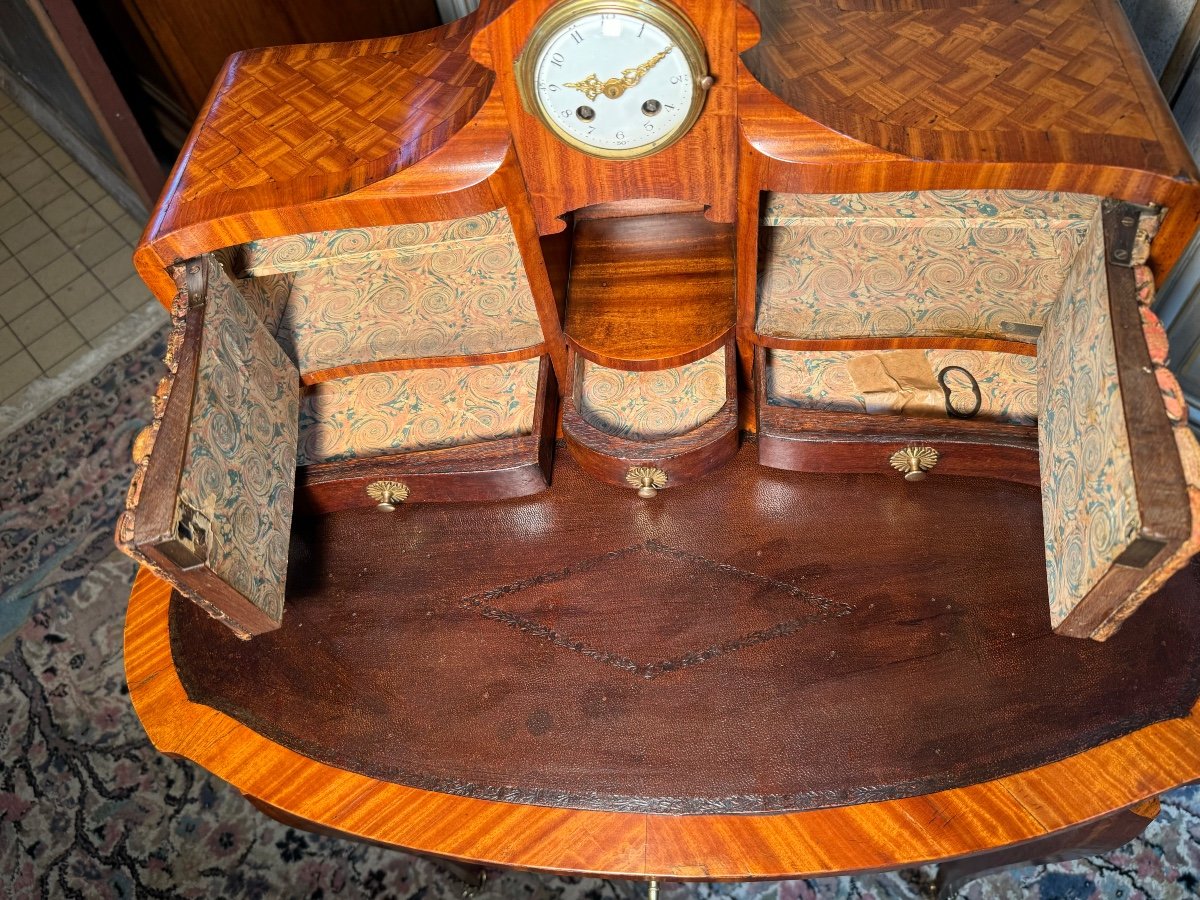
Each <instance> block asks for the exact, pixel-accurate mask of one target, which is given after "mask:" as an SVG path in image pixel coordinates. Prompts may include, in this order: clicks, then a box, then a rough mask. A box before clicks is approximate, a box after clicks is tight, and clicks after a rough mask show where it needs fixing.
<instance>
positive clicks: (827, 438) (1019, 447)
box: [754, 310, 1161, 484]
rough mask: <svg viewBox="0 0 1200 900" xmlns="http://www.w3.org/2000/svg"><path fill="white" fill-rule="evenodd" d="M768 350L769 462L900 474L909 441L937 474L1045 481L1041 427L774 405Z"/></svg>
mask: <svg viewBox="0 0 1200 900" xmlns="http://www.w3.org/2000/svg"><path fill="white" fill-rule="evenodd" d="M1135 315H1136V310H1135ZM766 354H767V351H766V350H765V349H763V348H762V347H759V348H757V349H756V350H755V362H754V396H755V401H754V402H755V410H756V412H757V417H758V452H759V461H760V462H761V463H762V464H763V465H767V466H774V467H776V468H780V469H792V470H794V471H798V472H822V471H826V472H880V473H882V472H891V473H893V474H894V475H895V477H896V478H900V477H901V475H900V474H899V473H898V472H896V470H895V469H893V468H892V466H891V464H890V463H889V462H888V458H889V457H890V456H891V455H892V454H893V453H894V452H895V451H897V450H902V449H904V448H905V447H908V446H913V445H928V446H931V447H933V448H934V449H935V450H937V451H938V463H937V466H935V467H934V469H933V470H932V471H931V472H930V473H929V474H930V476H931V477H933V476H939V475H968V476H980V477H985V478H1003V479H1007V480H1010V481H1020V482H1023V483H1025V484H1038V483H1040V475H1039V463H1038V434H1037V427H1036V426H1029V425H1010V424H1007V423H1003V422H987V421H983V420H979V419H950V418H945V419H939V418H933V417H929V416H905V415H879V414H870V413H851V412H841V411H832V410H821V409H798V408H796V407H791V406H777V405H773V404H772V403H771V402H770V398H769V397H768V396H767V375H766V370H767V364H766ZM1159 405H1160V406H1161V403H1160V404H1159Z"/></svg>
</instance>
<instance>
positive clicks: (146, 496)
mask: <svg viewBox="0 0 1200 900" xmlns="http://www.w3.org/2000/svg"><path fill="white" fill-rule="evenodd" d="M174 276H175V278H176V282H177V286H178V289H179V293H178V295H177V297H176V299H175V302H174V305H173V309H172V313H173V317H174V321H175V328H174V331H173V333H172V337H171V340H170V344H169V350H168V360H167V365H168V369H169V371H170V375H169V376H168V377H167V378H166V379H164V381H163V383H162V385H161V386H160V389H159V392H158V395H157V397H156V406H155V419H154V422H153V423H152V425H151V426H149V427H148V428H147V429H146V431H145V432H143V434H142V435H141V436H140V437H139V440H138V445H137V447H136V448H135V457H136V459H137V461H138V465H139V469H138V475H137V477H136V478H135V481H134V485H133V487H132V489H131V492H130V497H129V504H128V511H127V513H126V515H125V516H123V518H122V521H121V524H120V525H119V529H118V539H119V542H120V543H121V545H122V546H123V547H124V548H125V549H126V550H127V551H128V552H130V553H131V554H132V555H134V556H135V557H136V558H137V559H139V560H141V561H142V562H144V563H146V564H149V565H151V566H152V567H153V568H155V570H156V571H158V572H159V573H160V574H162V575H163V576H164V577H166V578H168V579H169V580H170V581H172V583H174V584H175V585H176V586H177V587H178V588H179V589H180V590H181V591H183V592H184V593H185V594H187V595H188V596H190V597H192V598H193V599H195V600H197V601H198V602H199V603H201V605H203V606H205V608H206V609H208V611H209V612H210V613H212V614H213V615H214V616H216V617H218V618H221V619H222V620H224V621H225V622H226V624H228V625H230V627H232V628H233V629H234V630H235V631H237V632H238V633H240V634H242V635H249V634H255V633H259V632H263V631H267V630H270V629H272V628H275V627H278V625H279V623H280V621H281V617H282V612H283V590H284V583H285V581H286V572H287V554H288V535H289V533H290V530H291V524H292V514H293V507H294V506H295V508H297V509H300V510H304V511H309V512H327V511H331V510H335V509H344V508H350V507H361V506H372V507H373V506H377V507H379V508H380V509H383V510H389V511H390V510H394V509H395V508H396V507H397V506H398V505H399V504H400V503H402V502H409V503H419V502H426V501H450V500H494V499H500V498H506V497H514V496H523V495H526V494H529V493H533V492H536V491H538V490H542V489H544V488H546V487H547V486H548V484H549V480H550V470H551V464H552V458H553V450H554V432H555V417H556V413H557V398H558V389H557V384H556V382H555V379H554V375H553V371H552V367H551V365H550V361H549V358H548V356H547V355H546V353H545V349H546V348H545V342H544V341H543V339H542V331H541V326H540V324H539V319H538V313H537V310H536V308H535V306H534V304H533V299H532V297H531V295H530V290H529V285H528V282H527V280H526V277H525V272H524V268H523V265H522V262H521V257H520V255H519V254H518V252H517V249H516V246H515V241H514V239H513V234H512V229H511V226H510V225H509V223H508V218H507V215H505V214H504V213H503V211H496V212H493V213H487V214H484V215H480V216H474V217H470V218H467V219H459V220H455V221H452V222H436V223H422V224H417V225H403V226H394V227H386V228H370V229H353V230H347V231H338V232H324V233H320V234H310V235H296V236H292V237H288V238H279V239H272V240H269V241H258V242H251V243H249V244H244V245H241V246H239V247H234V248H229V249H227V250H223V251H219V252H216V253H211V254H206V255H204V256H201V257H197V258H196V259H193V260H190V261H188V262H186V263H184V264H181V265H179V266H177V267H175V270H174Z"/></svg>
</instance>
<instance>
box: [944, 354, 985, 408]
mask: <svg viewBox="0 0 1200 900" xmlns="http://www.w3.org/2000/svg"><path fill="white" fill-rule="evenodd" d="M947 372H962V373H963V374H964V375H966V376H967V378H969V379H970V381H971V393H972V394H974V395H975V408H974V409H973V410H971V411H970V412H959V411H958V410H957V409H955V408H954V402H953V401H952V400H951V399H950V397H951V393H952V391H951V388H950V385H948V384H946V373H947ZM938 384H940V385H941V386H942V393H943V394H945V395H946V415H948V416H949V417H950V418H952V419H973V418H975V417H976V416H977V415H979V410H980V409H982V408H983V394H982V393H981V392H980V390H979V382H978V381H976V380H975V376H974V375H972V374H971V373H970V372H968V371H967V370H966V369H964V368H963V367H962V366H946V368H944V369H942V371H940V372H938Z"/></svg>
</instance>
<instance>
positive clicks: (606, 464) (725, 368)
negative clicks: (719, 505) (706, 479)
mask: <svg viewBox="0 0 1200 900" xmlns="http://www.w3.org/2000/svg"><path fill="white" fill-rule="evenodd" d="M563 435H564V436H565V438H566V443H567V448H568V449H569V450H570V451H571V454H572V455H573V456H574V457H575V459H576V460H577V461H578V462H579V464H580V466H581V467H582V468H583V469H584V471H586V472H588V473H589V474H591V475H592V476H593V477H596V478H599V479H600V480H602V481H607V482H609V483H610V484H616V485H621V486H624V487H633V488H637V489H639V490H641V491H642V492H643V496H654V492H656V491H658V490H661V489H663V488H666V487H675V486H678V485H680V484H685V483H687V482H688V481H691V480H693V479H695V478H698V477H700V476H701V475H704V474H705V473H707V472H709V471H711V470H712V469H714V468H715V467H717V466H719V465H721V464H722V463H724V462H726V461H727V460H728V459H729V458H730V457H731V456H733V454H734V453H735V452H736V451H737V447H738V405H737V370H736V364H735V357H734V348H733V342H732V341H730V342H728V343H727V344H726V345H725V346H723V347H720V348H718V349H717V350H716V351H715V352H713V353H711V354H709V355H708V356H706V357H704V358H703V359H700V360H697V361H695V362H691V363H686V364H685V365H682V366H677V367H672V368H668V369H656V370H654V371H650V372H630V371H621V370H618V369H610V368H606V367H604V366H600V365H598V364H596V363H593V362H592V361H590V360H588V359H586V358H584V357H582V356H579V355H578V354H574V355H573V365H572V383H571V386H570V389H569V391H568V392H567V395H566V396H565V397H564V399H563ZM651 470H653V471H651Z"/></svg>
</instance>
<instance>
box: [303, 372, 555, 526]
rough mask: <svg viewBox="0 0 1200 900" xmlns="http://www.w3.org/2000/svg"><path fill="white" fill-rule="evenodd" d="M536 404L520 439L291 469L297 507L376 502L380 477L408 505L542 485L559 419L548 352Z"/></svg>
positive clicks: (318, 509)
mask: <svg viewBox="0 0 1200 900" xmlns="http://www.w3.org/2000/svg"><path fill="white" fill-rule="evenodd" d="M534 402H535V404H536V407H535V410H534V419H533V428H532V431H531V433H530V434H528V435H523V436H521V437H514V438H502V439H499V440H494V441H484V442H482V443H479V444H471V445H468V446H465V447H450V448H446V449H442V450H418V451H414V452H411V453H399V454H390V455H386V456H375V457H367V458H363V459H354V460H344V461H340V462H329V463H315V464H313V465H309V466H302V467H300V468H299V469H298V470H297V472H296V505H297V509H298V510H300V511H303V512H305V513H309V514H319V513H327V512H332V511H334V510H339V509H350V508H354V507H365V506H375V505H376V504H377V501H375V500H372V499H371V498H370V497H369V496H368V495H367V487H368V485H370V484H371V483H372V482H374V481H379V480H381V479H390V480H396V481H402V482H404V484H405V485H406V486H407V487H408V488H409V490H410V493H409V496H408V499H407V500H406V501H405V502H406V503H446V502H467V501H470V502H482V501H491V500H502V499H504V498H506V497H523V496H526V495H528V494H532V493H535V492H537V491H542V490H545V489H546V487H547V486H548V485H549V484H550V473H551V469H552V466H553V459H554V433H555V424H556V422H557V416H558V383H557V380H556V379H555V377H554V368H553V366H552V364H551V363H550V361H549V357H542V363H541V366H540V368H539V370H538V386H537V394H536V399H535V401H534Z"/></svg>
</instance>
